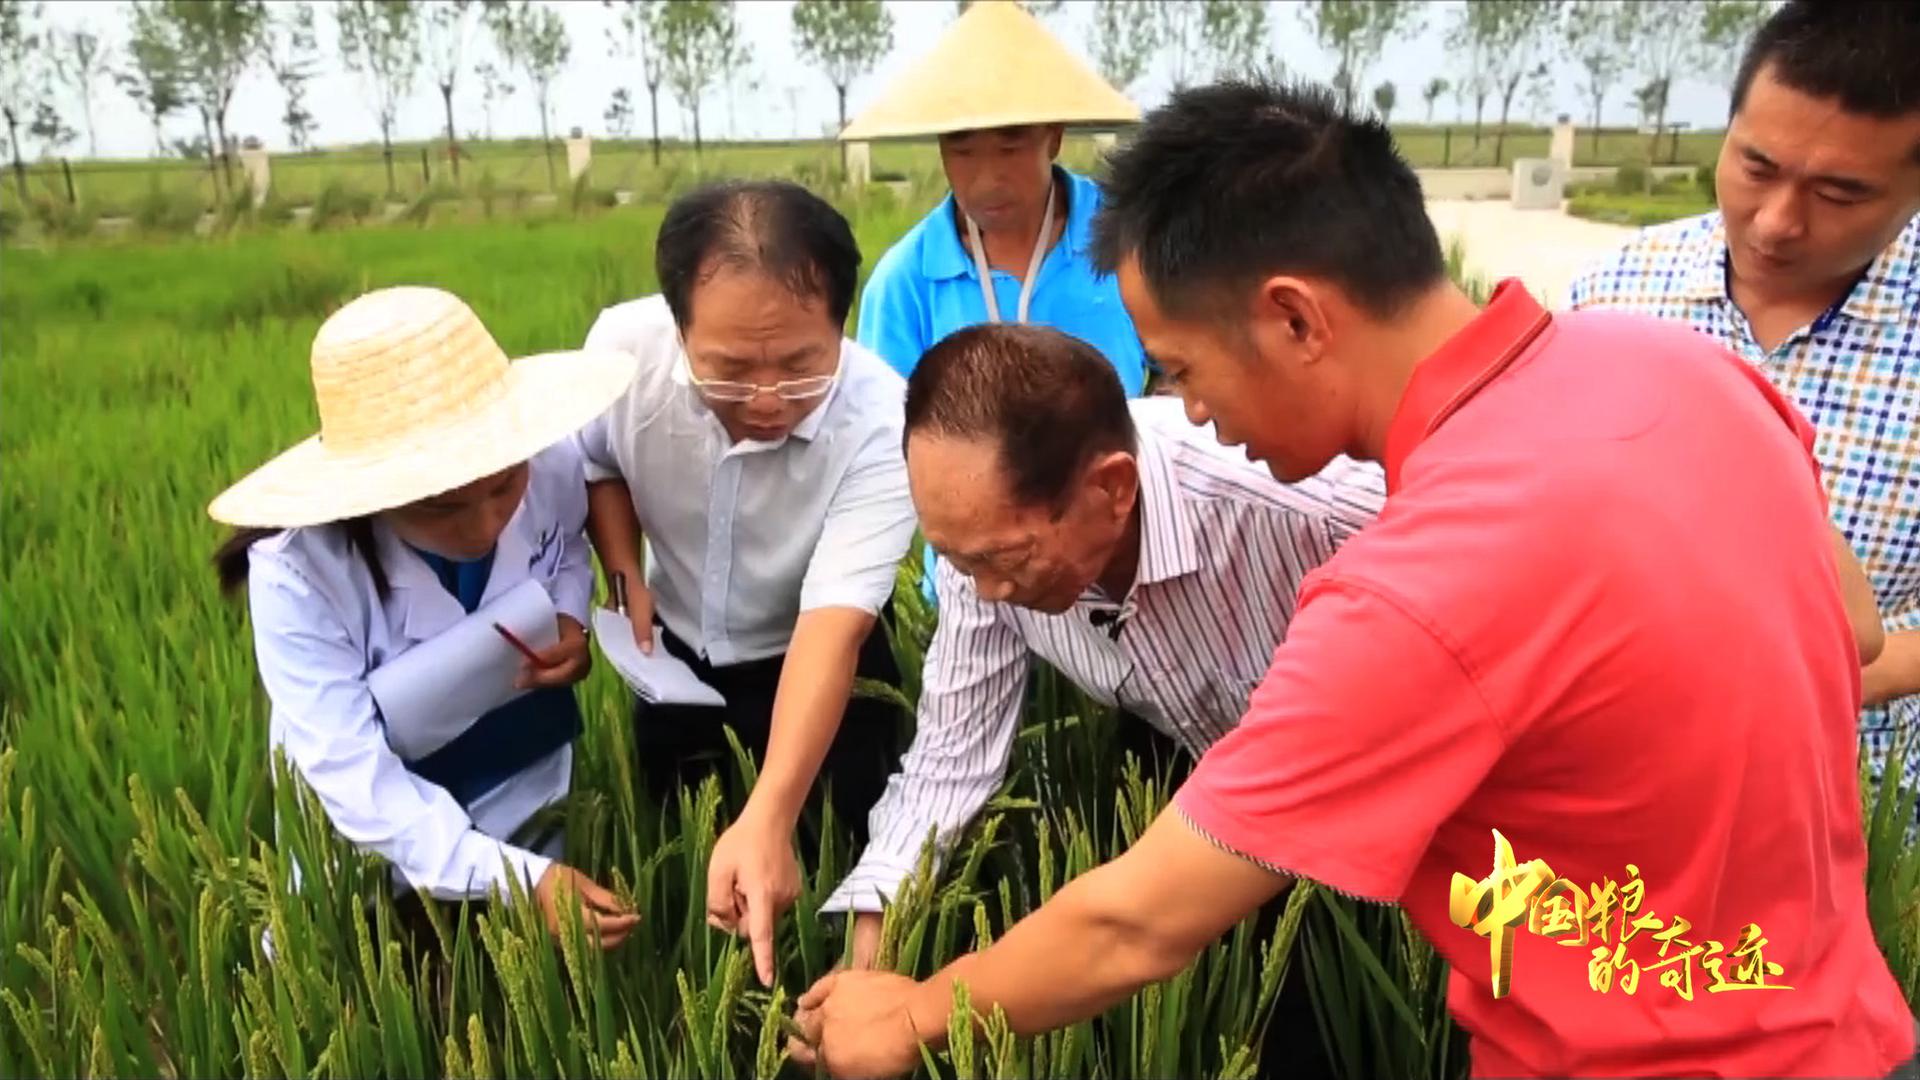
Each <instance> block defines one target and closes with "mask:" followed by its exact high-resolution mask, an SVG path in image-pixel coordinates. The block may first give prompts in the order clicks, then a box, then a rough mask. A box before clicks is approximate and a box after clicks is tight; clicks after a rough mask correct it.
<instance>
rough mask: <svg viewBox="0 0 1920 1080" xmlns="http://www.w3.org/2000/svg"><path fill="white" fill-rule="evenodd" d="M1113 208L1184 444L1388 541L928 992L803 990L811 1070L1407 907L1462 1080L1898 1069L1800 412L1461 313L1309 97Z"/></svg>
mask: <svg viewBox="0 0 1920 1080" xmlns="http://www.w3.org/2000/svg"><path fill="white" fill-rule="evenodd" d="M1109 169H1110V176H1109V178H1108V179H1107V181H1106V182H1105V194H1106V202H1105V208H1104V209H1103V211H1102V217H1101V219H1100V220H1099V222H1098V224H1097V226H1096V237H1097V251H1096V254H1097V256H1098V257H1099V258H1100V259H1101V261H1102V262H1103V263H1104V264H1105V265H1108V266H1112V267H1115V268H1117V270H1118V272H1119V274H1120V282H1121V291H1122V296H1123V297H1124V299H1125V301H1126V304H1127V308H1128V311H1129V312H1130V313H1131V314H1132V316H1133V318H1134V322H1135V324H1136V326H1137V327H1138V328H1139V330H1140V334H1141V338H1142V340H1143V341H1144V342H1145V343H1146V345H1147V347H1148V350H1149V351H1150V353H1151V354H1152V355H1153V356H1154V357H1155V359H1156V360H1157V361H1158V362H1159V365H1160V367H1161V369H1162V370H1163V371H1164V372H1166V373H1167V375H1168V376H1169V378H1170V379H1171V380H1172V381H1173V383H1174V385H1175V386H1176V387H1177V388H1178V389H1179V391H1180V392H1181V393H1182V395H1184V397H1185V398H1186V401H1187V406H1188V412H1189V414H1190V415H1191V416H1192V418H1193V419H1194V420H1196V421H1200V420H1206V419H1211V420H1212V421H1213V422H1214V424H1215V425H1216V428H1217V430H1218V431H1219V433H1220V437H1221V438H1222V439H1223V440H1226V441H1229V442H1236V443H1241V444H1244V445H1245V446H1246V448H1247V451H1248V452H1249V453H1250V454H1252V455H1253V456H1254V457H1256V458H1259V459H1261V460H1264V461H1265V462H1266V463H1267V464H1268V466H1269V468H1270V469H1272V471H1273V472H1274V474H1275V475H1276V476H1278V477H1279V478H1280V479H1282V480H1293V479H1297V478H1300V477H1304V476H1308V475H1311V474H1313V473H1315V472H1317V471H1318V470H1319V469H1320V468H1321V467H1322V466H1323V465H1325V464H1326V463H1327V462H1328V461H1329V460H1330V459H1331V458H1332V457H1334V456H1335V455H1336V454H1340V453H1346V454H1349V455H1351V456H1353V457H1357V458H1364V459H1369V460H1376V461H1380V462H1382V463H1383V464H1384V465H1385V467H1386V471H1387V478H1388V498H1387V503H1386V507H1385V509H1384V510H1383V512H1382V513H1381V515H1380V518H1379V520H1378V521H1377V522H1376V523H1375V524H1374V525H1373V526H1371V527H1369V528H1368V529H1367V530H1365V531H1364V532H1362V533H1361V534H1360V535H1359V536H1358V537H1356V538H1354V539H1353V540H1351V541H1349V542H1348V544H1347V546H1346V547H1344V548H1343V549H1342V550H1341V551H1340V552H1339V553H1338V554H1337V555H1335V556H1334V558H1333V559H1332V560H1331V561H1329V562H1328V563H1326V564H1325V565H1324V566H1322V567H1321V568H1320V569H1319V570H1318V571H1316V572H1315V573H1314V574H1312V575H1310V576H1309V577H1308V578H1307V580H1306V582H1305V584H1304V585H1303V586H1302V588H1301V595H1300V600H1299V606H1298V609H1297V614H1296V615H1295V618H1294V621H1293V623H1292V625H1291V626H1290V628H1289V630H1288V634H1287V640H1286V642H1285V643H1284V644H1282V645H1281V646H1280V648H1279V649H1278V650H1277V651H1276V652H1275V654H1274V659H1273V665H1272V667H1271V668H1270V670H1269V672H1268V675H1267V678H1266V681H1265V682H1264V683H1263V684H1262V686H1261V688H1260V689H1259V690H1258V691H1257V692H1256V693H1255V695H1254V697H1253V701H1252V703H1251V706H1250V708H1249V712H1248V715H1247V717H1246V719H1245V721H1244V722H1243V723H1242V725H1241V726H1240V728H1239V729H1237V730H1236V731H1235V732H1234V733H1233V734H1231V735H1229V736H1227V737H1226V738H1225V739H1222V740H1221V741H1220V742H1219V743H1217V744H1216V745H1215V746H1214V748H1213V749H1212V750H1211V751H1210V752H1209V753H1208V754H1207V755H1206V756H1205V757H1204V758H1203V759H1202V760H1201V763H1200V765H1199V767H1198V768H1197V769H1196V771H1195V772H1194V774H1193V776H1192V779H1190V780H1189V781H1188V782H1187V784H1186V785H1185V787H1183V788H1182V789H1181V790H1180V792H1179V793H1178V794H1177V796H1176V797H1175V800H1174V805H1173V806H1172V807H1171V808H1170V809H1169V810H1168V812H1167V813H1165V814H1163V815H1162V816H1161V818H1160V819H1159V820H1158V821H1156V822H1155V824H1154V825H1153V826H1152V827H1151V828H1150V829H1149V830H1148V831H1147V833H1146V834H1145V835H1143V836H1142V837H1141V839H1140V840H1139V842H1138V843H1137V844H1135V845H1134V847H1133V848H1132V849H1131V850H1130V851H1128V852H1127V853H1126V854H1125V855H1124V856H1122V857H1120V858H1118V859H1116V860H1114V861H1113V862H1111V863H1109V864H1107V865H1105V866H1103V867H1100V868H1099V869H1097V870H1094V871H1092V872H1090V873H1087V874H1085V875H1083V876H1081V877H1080V878H1079V879H1077V880H1075V881H1074V882H1073V883H1072V884H1071V885H1070V886H1068V887H1067V888H1065V889H1063V890H1061V891H1060V892H1059V893H1058V894H1056V895H1055V897H1054V898H1053V900H1052V901H1051V902H1050V903H1048V904H1047V905H1045V906H1044V907H1043V908H1041V909H1040V910H1039V911H1037V912H1035V913H1034V914H1032V915H1030V916H1029V917H1028V918H1027V919H1025V920H1023V921H1022V922H1021V923H1020V924H1018V925H1017V926H1015V927H1014V928H1013V929H1012V930H1010V931H1009V932H1008V933H1007V934H1006V936H1005V937H1003V938H1002V939H1001V940H1000V941H999V942H998V943H997V944H995V945H994V946H993V947H992V948H990V949H988V950H986V951H984V952H981V953H977V954H974V955H972V956H968V957H964V958H962V959H960V960H958V961H956V962H955V963H953V964H952V965H950V966H949V967H948V968H947V969H946V970H944V971H942V972H940V973H939V974H937V975H936V976H934V977H933V978H931V979H929V980H927V981H926V982H925V983H924V984H918V985H916V984H914V983H912V982H911V981H909V980H906V979H903V978H901V977H899V976H893V975H885V974H876V973H843V974H840V975H835V976H829V977H827V978H826V979H825V980H822V982H821V983H820V984H818V985H816V986H815V987H814V988H813V989H812V990H810V991H809V992H808V994H807V995H806V996H805V997H804V998H803V999H802V1002H801V1004H802V1006H803V1011H802V1014H801V1016H800V1023H801V1026H802V1028H803V1030H804V1031H805V1032H806V1033H807V1035H808V1036H809V1038H808V1040H807V1043H806V1044H805V1045H796V1047H795V1049H796V1052H797V1053H798V1054H799V1056H801V1057H802V1059H803V1060H805V1059H810V1058H812V1057H814V1056H816V1055H817V1056H818V1057H820V1058H823V1059H824V1060H825V1062H826V1064H827V1066H828V1067H829V1068H830V1069H831V1070H832V1071H834V1072H835V1073H836V1074H838V1075H843V1076H859V1075H873V1074H890V1073H895V1072H901V1071H905V1070H906V1069H909V1068H911V1067H912V1066H913V1065H914V1064H915V1063H916V1062H917V1060H918V1048H917V1045H916V1043H917V1041H918V1040H919V1039H920V1038H925V1039H927V1040H928V1041H935V1040H937V1038H938V1037H939V1034H940V1033H942V1032H944V1031H945V1030H946V1024H947V1012H948V1007H949V1003H950V1001H951V992H952V984H953V982H954V981H956V980H960V981H964V982H966V983H967V984H968V985H969V987H970V990H971V993H972V1000H973V1002H974V1005H975V1007H976V1008H980V1009H983V1010H985V1009H989V1008H991V1007H992V1005H995V1004H997V1005H999V1006H1000V1007H1001V1008H1003V1009H1004V1010H1005V1012H1006V1014H1007V1017H1008V1019H1009V1021H1010V1022H1011V1024H1012V1026H1013V1028H1014V1029H1015V1030H1016V1031H1019V1032H1033V1031H1038V1030H1044V1029H1048V1028H1052V1027H1057V1026H1060V1025H1063V1024H1066V1023H1070V1022H1073V1021H1077V1020H1079V1019H1082V1018H1084V1017H1087V1016H1091V1015H1094V1014H1097V1013H1099V1012H1100V1011H1102V1010H1104V1009H1105V1008H1107V1007H1108V1006H1110V1005H1111V1004H1113V1003H1115V1002H1116V1001H1119V1000H1122V999H1124V998H1125V997H1126V996H1127V995H1129V994H1131V993H1133V992H1134V991H1135V990H1136V989H1137V988H1138V987H1140V986H1142V985H1144V984H1146V983H1149V982H1152V981H1154V980H1157V979H1163V978H1166V977H1168V976H1171V975H1173V974H1174V973H1176V972H1178V971H1179V970H1180V969H1181V968H1182V967H1184V966H1185V965H1186V964H1187V963H1188V962H1189V961H1190V960H1191V959H1192V957H1193V956H1194V955H1195V954H1196V953H1197V952H1198V951H1199V950H1200V949H1202V948H1203V947H1204V946H1205V945H1206V944H1208V943H1209V942H1210V941H1211V940H1212V939H1213V938H1214V937H1216V936H1217V935H1219V934H1220V933H1222V932H1224V931H1225V930H1226V929H1227V928H1228V927H1230V926H1232V925H1233V924H1234V923H1235V922H1236V921H1238V920H1239V919H1240V918H1242V917H1243V916H1244V915H1245V914H1247V913H1248V912H1250V911H1252V910H1254V909H1255V908H1256V907H1258V906H1259V905H1260V904H1261V903H1263V902H1265V901H1267V900H1268V899H1270V898H1271V897H1272V896H1274V895H1275V894H1276V893H1278V892H1279V891H1280V890H1282V889H1284V888H1285V887H1286V886H1287V885H1288V884H1289V883H1290V882H1291V880H1292V878H1293V876H1294V875H1300V876H1304V877H1308V878H1312V879H1314V880H1316V881H1319V882H1322V883H1324V884H1326V885H1327V886H1330V887H1332V888H1335V889H1338V890H1341V891H1343V892H1346V893H1350V894H1354V895H1357V896H1361V897H1367V898H1371V899H1376V900H1381V901H1399V902H1400V903H1402V904H1403V905H1404V906H1405V908H1406V910H1407V911H1408V912H1409V913H1410V914H1411V915H1412V917H1413V919H1414V921H1415V923H1416V924H1417V925H1418V926H1419V928H1420V930H1421V931H1422V932H1423V933H1424V934H1425V935H1426V937H1427V938H1428V940H1430V941H1432V942H1433V944H1434V945H1435V947H1436V948H1438V949H1439V950H1440V952H1441V953H1442V955H1443V956H1445V958H1446V959H1447V961H1448V962H1449V964H1450V965H1451V967H1452V972H1453V974H1452V980H1453V981H1452V984H1451V987H1450V996H1449V1004H1450V1006H1451V1008H1452V1010H1453V1013H1454V1015H1455V1017H1456V1018H1458V1020H1459V1021H1460V1023H1461V1024H1462V1026H1464V1027H1465V1028H1466V1029H1467V1031H1468V1032H1469V1033H1470V1034H1471V1036H1472V1037H1473V1042H1472V1054H1473V1067H1474V1071H1475V1072H1476V1073H1477V1074H1480V1075H1554V1074H1559V1075H1565V1074H1613V1075H1618V1074H1705V1075H1723V1076H1725V1075H1736V1076H1755V1075H1774V1076H1780V1075H1820V1076H1835V1075H1846V1076H1883V1075H1886V1074H1887V1073H1888V1072H1889V1071H1890V1070H1892V1069H1894V1068H1896V1067H1897V1066H1899V1065H1900V1064H1901V1063H1902V1062H1904V1061H1906V1060H1907V1059H1908V1058H1909V1057H1910V1056H1911V1055H1912V1054H1913V1049H1914V1039H1913V1018H1912V1017H1911V1016H1910V1015H1909V1013H1908V1011H1907V1007H1906V1003H1905V1002H1904V1000H1903V999H1902V997H1901V994H1900V991H1899V989H1898V988H1897V986H1896V985H1895V983H1894V980H1893V979H1892V977H1891V975H1890V973H1889V972H1888V970H1887V965H1886V962H1885V960H1884V959H1883V958H1882V957H1881V955H1880V953H1879V951H1878V949H1877V948H1876V946H1875V943H1874V938H1873V933H1872V930H1871V928H1870V926H1869V924H1868V920H1867V909H1866V897H1865V892H1864V885H1863V874H1864V870H1865V850H1864V844H1863V842H1862V838H1861V821H1860V810H1859V806H1860V800H1859V791H1858V784H1857V779H1856V776H1857V773H1856V769H1857V760H1858V759H1857V756H1856V755H1857V750H1856V742H1855V735H1854V724H1855V716H1856V714H1857V712H1858V710H1859V706H1860V694H1861V686H1860V665H1861V662H1862V658H1863V656H1866V657H1870V656H1871V655H1872V654H1873V653H1874V652H1876V651H1877V649H1878V645H1879V637H1878V623H1877V620H1876V619H1875V617H1874V612H1873V609H1872V604H1871V598H1870V594H1869V593H1868V591H1867V587H1866V582H1865V579H1864V577H1863V576H1862V575H1861V573H1860V570H1859V567H1858V565H1857V564H1855V563H1854V562H1853V561H1852V559H1851V557H1850V556H1848V557H1845V558H1844V559H1843V558H1842V557H1841V555H1840V552H1841V551H1842V550H1844V545H1841V544H1836V543H1835V537H1834V534H1833V532H1832V530H1831V528H1830V527H1829V526H1828V525H1827V522H1826V514H1825V509H1824V505H1823V498H1822V495H1821V488H1820V484H1819V478H1818V476H1817V473H1816V468H1815V466H1814V464H1813V461H1812V459H1811V456H1810V446H1811V439H1812V432H1811V431H1810V430H1809V429H1808V427H1807V425H1806V424H1805V422H1804V421H1802V420H1801V419H1800V418H1799V416H1798V415H1797V414H1796V413H1795V412H1794V411H1793V409H1792V407H1791V406H1789V405H1787V404H1786V403H1785V402H1784V401H1783V400H1782V399H1781V398H1780V397H1779V396H1778V395H1777V394H1776V393H1774V391H1773V390H1772V389H1770V388H1769V386H1768V385H1767V383H1766V382H1765V380H1764V379H1762V378H1761V377H1759V376H1758V375H1756V374H1755V373H1754V372H1753V371H1752V370H1751V369H1750V368H1748V367H1746V366H1745V365H1743V364H1741V363H1740V362H1739V361H1738V360H1736V359H1735V358H1733V357H1732V356H1731V355H1730V354H1728V353H1726V352H1724V351H1723V350H1722V349H1720V348H1719V347H1718V346H1716V345H1714V344H1712V343H1711V342H1709V341H1708V340H1707V339H1706V338H1703V337H1701V336H1699V335H1697V334H1694V333H1693V332H1691V331H1689V330H1687V329H1685V328H1683V327H1675V326H1670V325H1667V324H1662V323H1658V322H1654V321H1651V320H1645V319H1641V318H1638V317H1635V316H1628V315H1613V314H1599V313H1595V314H1577V315H1566V316H1559V317H1554V316H1550V315H1549V314H1548V313H1547V312H1546V311H1545V310H1544V309H1542V308H1541V307H1540V305H1539V304H1537V303H1536V302H1535V301H1534V300H1533V298H1532V297H1530V296H1528V295H1527V293H1526V292H1525V290H1524V289H1522V288H1521V287H1519V286H1518V285H1517V284H1512V283H1509V284H1506V285H1503V286H1502V287H1501V289H1500V290H1499V291H1497V292H1496V293H1495V295H1494V297H1493V300H1492V302H1491V303H1490V304H1489V305H1488V306H1487V308H1486V309H1485V310H1484V311H1481V310H1478V309H1476V308H1475V306H1474V305H1473V303H1472V302H1471V301H1470V300H1469V299H1468V298H1467V297H1466V296H1465V295H1463V294H1462V293H1461V292H1460V291H1459V290H1458V289H1457V288H1455V287H1454V286H1453V285H1451V284H1450V283H1449V282H1448V281H1447V279H1446V276H1445V272H1444V269H1443V261H1442V258H1441V254H1440V247H1439V244H1438V241H1437V239H1436V237H1435V236H1434V233H1433V228H1432V226H1431V224H1430V223H1429V222H1428V220H1427V217H1426V214H1425V210H1424V206H1423V203H1422V200H1421V195H1420V187H1419V182H1418V181H1417V180H1416V179H1415V178H1414V176H1413V173H1412V171H1411V170H1410V169H1409V168H1408V167H1407V165H1406V164H1405V162H1403V161H1402V160H1401V159H1400V158H1399V157H1398V155H1397V154H1396V153H1395V151H1394V150H1393V146H1392V140H1391V138H1390V136H1389V135H1388V133H1387V131H1386V129H1385V128H1384V126H1382V125H1380V124H1378V123H1376V122H1373V121H1370V120H1367V121H1362V120H1356V119H1350V118H1347V117H1344V116H1342V115H1341V113H1340V111H1339V109H1338V107H1337V105H1336V104H1335V102H1334V100H1333V99H1332V98H1331V96H1330V95H1329V94H1327V93H1326V92H1325V91H1324V90H1320V89H1307V88H1297V89H1276V88H1272V87H1267V86H1259V85H1247V84H1226V85H1221V86H1215V87H1209V88H1204V89H1199V90H1193V91H1187V92H1184V93H1181V94H1177V95H1175V97H1174V99H1173V101H1172V102H1171V103H1170V104H1169V105H1168V106H1167V107H1165V108H1163V109H1161V110H1159V111H1158V112H1157V113H1155V114H1154V115H1153V116H1152V117H1151V118H1150V119H1149V120H1148V122H1147V124H1146V126H1145V127H1144V128H1143V129H1142V131H1141V132H1140V134H1139V136H1138V137H1137V138H1136V139H1135V141H1134V142H1133V143H1132V144H1131V145H1130V146H1129V147H1128V148H1127V149H1126V150H1124V151H1122V152H1121V153H1120V154H1119V155H1118V156H1117V157H1115V158H1114V159H1113V160H1112V161H1111V163H1110V165H1109ZM1201 191H1204V192H1205V193H1206V195H1205V197H1204V198H1202V197H1199V196H1198V195H1197V193H1199V192H1201ZM1602 357H1604V358H1605V359H1606V360H1607V361H1608V362H1606V363H1599V362H1596V361H1597V360H1599V359H1601V358H1602ZM1503 955H1504V956H1505V957H1506V959H1504V960H1503V959H1501V957H1502V956H1503Z"/></svg>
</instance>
